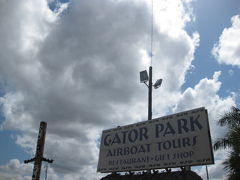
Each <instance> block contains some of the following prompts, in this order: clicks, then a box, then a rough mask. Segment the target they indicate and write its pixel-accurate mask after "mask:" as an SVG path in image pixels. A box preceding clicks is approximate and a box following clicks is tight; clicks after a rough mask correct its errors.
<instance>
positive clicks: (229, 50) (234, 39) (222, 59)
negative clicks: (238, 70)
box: [212, 15, 240, 67]
mask: <svg viewBox="0 0 240 180" xmlns="http://www.w3.org/2000/svg"><path fill="white" fill-rule="evenodd" d="M231 22H232V26H231V27H229V28H225V29H224V30H223V32H222V34H221V36H220V38H219V42H218V43H217V44H215V45H214V48H213V50H212V53H213V55H214V56H215V58H216V59H217V60H218V62H219V63H220V64H227V65H233V66H238V67H240V40H239V36H240V16H239V15H236V16H233V17H232V18H231Z"/></svg>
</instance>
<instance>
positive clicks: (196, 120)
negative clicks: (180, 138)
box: [190, 115, 202, 131]
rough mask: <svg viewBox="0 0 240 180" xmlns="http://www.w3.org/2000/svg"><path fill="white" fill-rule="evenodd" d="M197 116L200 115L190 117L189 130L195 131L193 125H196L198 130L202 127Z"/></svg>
mask: <svg viewBox="0 0 240 180" xmlns="http://www.w3.org/2000/svg"><path fill="white" fill-rule="evenodd" d="M199 117H200V115H198V116H197V117H196V118H195V119H194V118H193V117H190V125H191V131H195V128H194V127H195V126H194V125H196V126H197V127H198V129H199V130H201V129H202V125H201V124H200V122H199V121H198V119H199Z"/></svg>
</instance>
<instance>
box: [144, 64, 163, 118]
mask: <svg viewBox="0 0 240 180" xmlns="http://www.w3.org/2000/svg"><path fill="white" fill-rule="evenodd" d="M140 82H141V83H144V84H145V85H146V86H147V87H148V120H151V119H152V87H154V88H155V89H157V88H159V87H160V86H161V84H162V79H158V80H157V81H156V82H155V83H154V85H153V83H152V66H149V77H148V73H147V71H146V70H144V71H141V72H140ZM146 82H148V84H147V83H146Z"/></svg>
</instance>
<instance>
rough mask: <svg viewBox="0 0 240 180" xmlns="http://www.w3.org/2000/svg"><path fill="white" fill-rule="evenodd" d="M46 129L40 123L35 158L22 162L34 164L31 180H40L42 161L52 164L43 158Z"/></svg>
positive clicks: (45, 126) (42, 123) (43, 124)
mask: <svg viewBox="0 0 240 180" xmlns="http://www.w3.org/2000/svg"><path fill="white" fill-rule="evenodd" d="M46 129H47V123H46V122H43V121H42V122H41V123H40V128H39V133H38V141H37V147H36V154H35V157H34V158H32V159H30V160H25V161H24V163H29V162H34V168H33V175H32V180H40V174H41V166H42V161H46V162H48V163H52V162H53V160H52V159H46V158H44V157H43V152H44V144H45V136H46Z"/></svg>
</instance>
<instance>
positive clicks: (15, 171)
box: [0, 159, 32, 180]
mask: <svg viewBox="0 0 240 180" xmlns="http://www.w3.org/2000/svg"><path fill="white" fill-rule="evenodd" d="M31 173H32V166H31V165H25V164H21V163H20V162H19V160H17V159H11V160H10V161H9V162H8V164H6V165H5V166H0V177H1V179H4V180H12V179H14V180H30V179H31V176H30V175H31Z"/></svg>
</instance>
